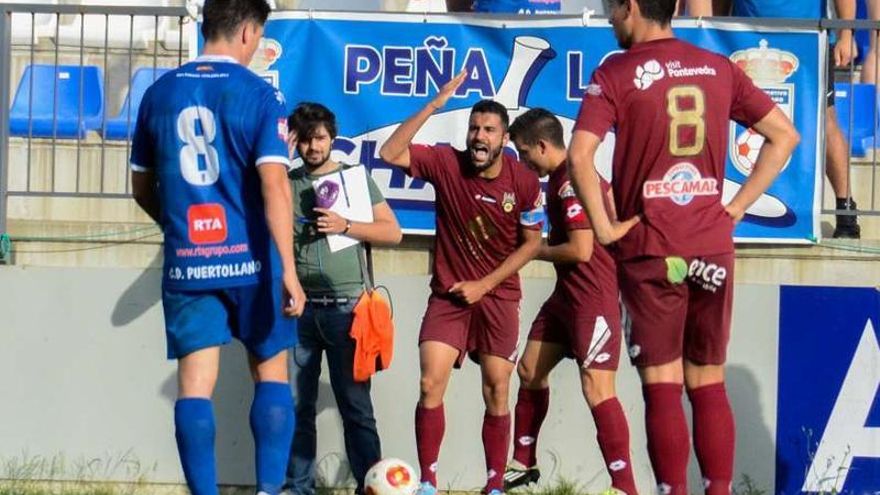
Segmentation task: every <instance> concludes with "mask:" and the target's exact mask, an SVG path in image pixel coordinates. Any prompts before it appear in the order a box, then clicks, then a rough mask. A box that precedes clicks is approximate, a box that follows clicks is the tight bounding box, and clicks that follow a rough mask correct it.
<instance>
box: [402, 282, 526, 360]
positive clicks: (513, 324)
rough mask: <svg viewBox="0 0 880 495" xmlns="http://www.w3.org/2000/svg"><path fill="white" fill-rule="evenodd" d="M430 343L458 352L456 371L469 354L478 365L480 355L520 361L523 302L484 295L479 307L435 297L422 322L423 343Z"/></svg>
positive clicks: (420, 334)
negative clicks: (520, 328)
mask: <svg viewBox="0 0 880 495" xmlns="http://www.w3.org/2000/svg"><path fill="white" fill-rule="evenodd" d="M429 340H430V341H437V342H443V343H444V344H449V345H450V346H452V347H455V348H456V349H458V351H459V355H458V360H457V361H456V362H455V367H456V368H460V367H461V364H462V362H463V361H464V357H465V355H469V356H470V357H471V359H473V360H474V361H475V362H479V354H491V355H493V356H500V357H503V358H504V359H507V360H508V361H510V362H516V357H517V351H516V346H517V342H518V340H519V301H510V300H507V299H499V298H497V297H492V296H483V298H482V299H480V301H479V302H478V303H477V304H474V305H471V306H468V305H466V304H464V303H461V302H458V301H457V300H455V299H451V298H446V297H438V296H435V295H433V294H432V295H431V297H430V298H428V309H427V310H426V311H425V316H424V318H423V319H422V329H421V331H420V332H419V344H421V343H422V342H426V341H429Z"/></svg>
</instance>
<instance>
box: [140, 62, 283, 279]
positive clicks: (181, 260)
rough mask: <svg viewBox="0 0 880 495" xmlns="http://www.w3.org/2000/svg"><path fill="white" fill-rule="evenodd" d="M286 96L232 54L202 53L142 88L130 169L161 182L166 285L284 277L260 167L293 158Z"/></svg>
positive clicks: (160, 196) (160, 195)
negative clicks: (267, 214)
mask: <svg viewBox="0 0 880 495" xmlns="http://www.w3.org/2000/svg"><path fill="white" fill-rule="evenodd" d="M287 156H288V154H287V112H286V108H285V103H284V97H283V95H282V94H281V93H280V92H279V91H277V90H276V89H275V88H273V87H272V86H271V85H269V84H268V83H266V82H265V81H264V80H263V79H261V78H260V77H259V76H257V75H256V74H254V73H253V72H251V71H250V70H249V69H247V68H246V67H243V66H242V65H240V64H239V63H238V62H236V61H235V60H234V59H233V58H231V57H221V56H202V57H200V58H198V59H196V60H194V61H192V62H189V63H187V64H185V65H183V66H182V67H180V68H178V69H176V70H173V71H171V72H169V73H167V74H165V75H163V76H162V77H161V78H159V80H157V81H156V82H155V83H154V84H153V85H152V86H151V87H150V88H149V89H148V90H147V92H146V94H145V95H144V98H143V101H142V102H141V106H140V110H139V112H138V118H137V127H136V128H135V132H134V137H133V140H132V152H131V168H132V170H134V171H137V172H149V171H152V172H154V173H155V174H156V177H157V179H158V182H159V198H160V204H161V220H162V221H161V226H162V230H163V231H164V233H165V267H164V272H165V275H164V279H163V286H164V287H167V288H170V289H175V290H203V289H215V288H225V287H236V286H241V285H248V284H254V283H257V282H258V281H259V280H263V279H268V278H270V277H277V276H280V273H281V260H280V257H279V254H278V250H277V247H276V246H275V243H274V242H272V238H271V236H270V233H269V228H268V226H267V224H266V217H265V208H264V206H263V197H262V192H261V182H260V177H259V174H258V173H257V167H258V166H259V165H261V164H264V163H281V164H283V165H286V166H288V167H289V166H290V162H289V160H288V158H287Z"/></svg>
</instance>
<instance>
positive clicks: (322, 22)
mask: <svg viewBox="0 0 880 495" xmlns="http://www.w3.org/2000/svg"><path fill="white" fill-rule="evenodd" d="M676 34H677V35H678V36H679V37H681V38H683V39H685V40H687V41H690V42H693V43H696V44H698V45H700V46H702V47H705V48H708V49H710V50H714V51H717V52H720V53H724V54H727V55H729V56H730V57H731V58H732V59H733V60H734V61H735V62H736V63H737V64H739V65H740V66H741V67H743V69H744V70H746V71H747V72H748V73H749V74H750V75H751V76H752V77H753V79H754V80H755V81H756V82H757V84H758V85H760V86H761V87H762V88H764V89H765V90H766V91H767V92H768V94H770V95H771V96H772V97H773V99H774V100H775V101H776V102H777V103H778V104H779V106H780V107H781V108H782V109H783V110H784V111H785V112H786V113H787V114H788V115H790V116H791V117H792V118H793V120H794V122H795V124H796V126H797V128H798V130H799V131H800V132H801V135H802V142H801V144H800V146H799V147H798V149H797V150H796V151H795V154H794V156H793V157H792V159H791V161H790V162H789V163H788V164H787V166H786V168H785V170H784V171H783V172H782V174H781V176H780V177H779V179H778V180H777V181H776V183H774V185H773V186H772V187H771V188H770V190H769V191H768V192H767V194H765V195H764V196H762V197H761V198H760V199H759V200H758V202H757V203H756V204H755V205H754V206H753V208H752V209H750V210H749V212H748V213H749V214H748V215H747V216H746V218H745V220H744V221H743V222H742V223H741V224H740V226H739V227H738V228H737V231H736V236H737V238H738V240H741V241H749V242H755V241H765V242H810V241H812V240H813V239H815V237H816V234H817V229H818V211H819V210H818V207H819V205H818V201H817V199H818V198H817V191H818V184H819V182H818V181H819V179H820V177H819V175H818V174H819V173H820V170H821V167H817V163H818V161H817V156H818V154H817V153H818V149H819V147H818V146H817V139H816V138H817V134H818V129H819V121H820V119H819V115H820V112H819V110H820V108H819V102H820V98H822V97H823V91H822V88H821V87H820V85H821V84H824V83H823V82H821V81H823V79H824V72H823V70H822V69H823V67H824V59H823V57H824V53H825V38H824V34H820V33H818V32H816V31H809V30H780V29H775V30H767V29H762V28H759V27H756V26H754V25H749V26H744V25H737V24H729V23H728V24H722V23H708V22H707V23H701V24H700V25H697V24H696V23H694V22H683V23H680V24H676ZM265 38H266V39H265V40H264V43H263V45H262V46H261V49H260V50H259V51H258V53H257V56H256V57H255V60H254V63H253V64H252V67H253V68H254V70H255V71H257V72H258V73H260V74H263V75H264V76H265V77H266V78H267V79H268V80H270V81H271V82H273V84H275V85H277V86H278V87H279V88H281V89H282V90H283V92H284V94H285V95H286V96H287V100H288V103H289V104H290V105H291V106H293V105H295V104H296V103H297V102H300V101H318V102H321V103H323V104H325V105H327V106H328V107H329V108H330V109H331V110H333V111H334V112H335V113H336V114H337V115H338V120H339V134H340V136H339V138H338V139H337V140H336V144H335V154H334V155H333V156H334V159H337V160H340V161H343V162H348V163H357V162H359V163H363V164H364V165H366V166H367V167H369V168H370V170H371V172H372V174H373V178H374V179H375V180H376V181H377V183H378V184H379V186H380V188H381V189H382V191H383V193H384V194H385V195H386V197H387V198H388V200H389V202H390V204H391V206H392V207H393V208H394V210H395V212H396V213H397V215H398V218H399V219H400V222H401V225H402V227H403V229H404V231H406V232H410V233H426V234H432V233H433V231H434V204H433V200H434V191H433V188H432V187H431V186H430V185H428V184H425V183H423V182H421V181H418V180H411V179H409V178H408V177H406V176H405V175H404V173H403V172H401V171H399V170H396V169H392V168H391V167H389V166H388V165H387V164H385V163H384V162H382V161H381V160H380V159H379V156H378V149H379V147H380V146H381V145H382V143H383V142H384V140H385V139H387V137H388V136H389V135H390V134H391V132H392V131H393V130H394V128H395V127H396V126H397V125H398V124H400V123H401V122H402V121H403V120H405V119H406V118H407V117H409V116H410V115H411V114H413V113H414V112H416V111H417V110H419V109H420V108H421V107H422V106H423V105H425V103H427V102H428V101H430V99H431V98H432V97H433V95H434V94H436V92H437V91H438V88H439V87H440V86H442V85H443V83H444V82H446V81H447V80H449V79H450V78H451V77H452V75H453V74H455V73H457V72H458V71H460V70H462V69H465V70H467V73H468V79H467V80H466V81H465V83H464V84H463V85H462V86H461V88H459V90H458V91H457V93H456V95H455V97H454V98H453V99H452V100H450V102H449V103H448V104H447V107H446V108H444V109H443V110H442V111H441V112H438V113H437V114H435V115H434V116H433V117H432V118H431V119H430V120H429V121H428V122H427V124H426V125H425V126H424V128H423V129H422V131H421V132H420V133H419V134H418V135H417V136H416V139H415V142H419V143H427V144H434V143H451V144H452V145H453V146H456V147H464V140H465V134H466V125H467V115H468V113H469V108H470V107H471V105H473V104H474V103H475V102H477V101H478V100H480V99H482V98H493V99H495V100H497V101H500V102H502V103H503V104H504V105H505V106H506V107H507V108H508V109H509V111H510V114H511V118H515V117H516V116H517V115H519V114H521V113H523V112H524V111H526V110H527V109H528V108H531V107H544V108H547V109H548V110H550V111H552V112H554V113H555V114H556V115H557V116H559V117H560V119H561V120H562V122H563V125H564V127H565V129H566V135H567V136H568V135H569V134H570V130H571V128H572V126H573V124H574V119H575V117H576V115H577V111H578V108H579V106H580V101H581V95H582V94H583V91H584V88H585V87H586V85H587V82H588V81H589V78H590V74H591V73H592V71H593V69H594V68H595V67H597V66H598V65H599V63H600V62H601V61H602V60H603V59H604V58H605V57H606V56H607V55H608V54H610V53H613V52H615V51H617V50H618V47H617V42H616V40H615V39H614V35H613V32H612V30H611V28H610V26H609V25H608V24H607V21H605V20H604V19H598V20H597V19H592V20H591V19H587V18H581V17H570V16H555V17H537V18H531V19H530V18H528V17H525V18H520V19H510V18H508V19H504V20H501V19H492V18H484V19H481V18H479V17H472V16H469V17H463V18H462V17H453V16H446V15H436V16H429V15H404V14H400V15H392V14H331V13H326V12H323V13H313V14H309V13H302V12H289V13H277V14H274V15H273V16H272V17H271V18H270V20H269V22H268V23H267V25H266V31H265ZM761 142H762V138H761V136H758V135H752V134H751V133H750V132H749V131H747V130H745V129H739V128H737V127H736V126H733V125H731V129H730V150H729V151H730V155H731V157H730V159H729V162H728V165H727V180H725V184H724V198H725V200H729V199H730V198H731V197H732V196H733V194H734V193H735V192H736V191H737V190H738V189H739V187H740V185H741V184H742V183H743V181H744V180H745V178H746V177H747V176H748V174H749V173H750V172H751V165H752V163H753V162H754V160H755V158H756V156H757V150H758V148H759V147H760V145H761ZM613 143H614V139H613V135H611V134H609V136H608V137H607V138H606V139H605V142H604V143H603V147H602V148H601V149H600V151H599V156H598V158H599V168H600V171H601V172H602V173H603V174H604V175H606V177H607V176H608V175H609V174H610V168H611V167H610V160H611V151H612V149H613ZM511 152H513V150H512V148H511Z"/></svg>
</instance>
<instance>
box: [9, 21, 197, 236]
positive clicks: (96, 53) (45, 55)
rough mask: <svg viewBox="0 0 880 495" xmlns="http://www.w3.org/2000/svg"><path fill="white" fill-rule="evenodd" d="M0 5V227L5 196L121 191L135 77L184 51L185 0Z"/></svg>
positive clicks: (126, 192) (125, 188) (155, 71)
mask: <svg viewBox="0 0 880 495" xmlns="http://www.w3.org/2000/svg"><path fill="white" fill-rule="evenodd" d="M0 14H2V17H0V81H3V83H2V85H0V87H2V88H4V89H3V90H2V91H0V109H2V110H0V233H4V232H6V231H7V220H8V218H7V216H8V210H7V199H8V198H9V197H14V196H35V197H38V196H44V197H79V198H123V197H128V196H130V183H129V174H128V169H127V162H128V160H127V157H128V153H129V149H130V144H131V139H130V136H131V130H132V128H133V127H134V122H133V120H134V117H135V116H136V113H137V106H136V101H135V100H136V99H137V95H136V94H135V92H136V90H137V88H138V87H139V86H143V84H139V81H141V80H142V79H143V77H141V76H143V75H146V76H147V77H150V76H151V77H150V79H149V80H148V81H146V84H147V85H148V84H149V83H150V82H152V80H155V78H156V77H157V76H158V75H159V74H160V71H161V70H162V69H163V68H173V67H177V66H179V65H180V64H181V63H183V61H184V60H185V58H186V53H185V52H187V51H188V41H189V40H188V39H187V38H188V36H187V34H186V33H185V26H186V23H187V22H188V21H189V20H190V19H189V17H188V16H187V12H186V9H184V8H183V7H134V6H90V5H36V4H0ZM42 76H48V77H42ZM136 79H137V80H136ZM47 81H50V83H49V84H51V85H52V87H51V88H46V87H42V88H41V87H40V85H46V84H47ZM7 88H8V89H7ZM13 94H14V95H15V101H14V102H13V101H12V95H13ZM46 94H48V95H51V96H50V98H51V100H52V101H42V100H41V96H42V97H43V98H45V95H46ZM123 95H125V96H126V99H125V100H124V101H121V102H120V101H119V99H120V97H121V96H123ZM71 109H73V112H72V114H71ZM114 110H115V111H114ZM112 124H116V125H115V126H114V125H112ZM114 130H115V132H114Z"/></svg>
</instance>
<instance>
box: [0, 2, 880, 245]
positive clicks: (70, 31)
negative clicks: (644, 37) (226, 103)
mask: <svg viewBox="0 0 880 495" xmlns="http://www.w3.org/2000/svg"><path fill="white" fill-rule="evenodd" d="M0 14H2V16H0V81H2V82H3V85H2V87H4V88H8V89H4V90H2V91H0V234H2V233H5V232H7V219H8V218H7V217H8V209H7V199H8V198H9V197H16V196H24V197H48V198H64V197H73V198H108V199H109V198H126V197H128V196H129V195H130V183H129V174H128V167H127V163H128V154H129V149H130V135H131V129H132V128H133V122H132V121H133V120H134V116H135V115H136V102H135V101H134V100H135V99H136V97H135V93H136V91H135V89H136V88H138V87H140V86H139V85H142V83H143V80H144V71H146V74H147V76H146V77H147V78H148V79H147V82H151V81H152V80H154V79H155V78H156V77H157V76H158V74H159V71H161V70H162V69H163V68H173V67H177V66H179V65H180V64H181V63H182V62H183V61H184V59H185V58H186V54H185V52H188V43H189V40H188V34H187V32H186V31H187V30H186V24H187V22H191V20H190V18H189V17H188V15H187V12H186V10H185V9H184V8H183V7H132V6H89V5H35V4H0ZM780 22H781V23H783V24H784V21H780ZM798 24H799V25H803V24H804V23H803V21H799V22H798ZM817 26H818V27H820V28H822V29H827V30H837V29H843V28H848V29H855V30H856V31H857V32H864V33H867V34H868V36H869V37H870V36H877V35H878V33H880V22H872V21H840V20H822V21H818V22H817ZM857 46H858V43H857V42H856V37H854V38H853V43H852V48H856V47H857ZM872 57H873V59H866V60H863V61H862V64H863V65H861V67H865V66H870V63H869V62H871V61H873V62H874V64H873V67H874V69H873V71H874V74H873V75H874V76H875V77H874V80H875V81H877V80H880V77H878V76H880V50H875V52H874V53H873V55H872ZM863 58H864V57H863ZM859 70H860V69H859V67H857V66H856V65H855V64H851V65H849V66H848V68H846V69H845V70H839V71H837V74H836V75H837V79H841V80H844V81H845V84H846V87H847V88H848V95H849V98H848V99H845V100H844V102H843V103H842V104H841V105H848V107H846V108H844V107H843V106H841V105H838V111H843V110H846V112H845V113H846V117H844V118H841V119H840V120H841V123H842V124H844V125H843V126H842V127H844V128H845V129H846V131H845V135H844V137H845V139H846V141H847V146H846V149H847V151H846V167H845V171H844V172H843V173H845V174H846V176H847V177H848V178H850V179H851V180H849V181H848V184H849V186H848V188H849V189H850V190H851V191H852V193H853V194H852V195H853V196H854V197H855V199H856V201H857V202H858V204H859V207H860V208H859V210H856V211H838V210H836V209H834V208H833V207H832V208H828V207H823V209H822V213H824V214H844V215H847V214H858V215H880V198H878V197H877V191H878V189H880V177H878V163H877V162H878V157H877V155H876V154H875V153H874V149H876V148H880V141H875V140H876V139H877V137H875V135H876V134H878V132H877V129H878V128H880V117H878V110H877V109H878V102H877V93H876V89H875V86H874V85H873V84H871V85H864V86H863V85H860V84H856V83H854V82H853V81H854V80H856V75H857V71H859ZM40 71H42V72H43V73H45V72H47V71H48V73H49V74H50V77H46V78H43V79H40V78H39V77H37V76H38V72H40ZM77 78H78V80H77ZM46 80H51V84H52V85H53V87H52V88H51V90H47V89H46V88H43V89H44V91H42V92H39V91H36V89H37V86H38V85H39V84H45V83H46ZM71 91H74V92H75V94H73V95H71V94H70V92H71ZM843 92H844V93H846V92H847V91H846V90H844V91H843ZM46 93H48V94H50V95H52V98H53V101H51V102H47V101H41V100H40V99H39V98H38V97H37V95H39V94H46ZM13 95H15V101H14V102H13V101H12V100H13V98H12V96H13ZM22 95H24V96H22ZM124 95H128V96H127V99H126V100H122V101H120V100H121V98H122V96H124ZM35 97H37V100H36V101H35ZM862 99H865V101H862ZM868 103H870V109H869V112H870V116H869V117H867V118H866V117H865V110H864V107H865V106H867V104H868ZM71 108H73V112H74V113H73V115H71ZM112 115H115V116H112ZM866 119H867V124H866ZM111 124H115V127H113V125H111ZM865 127H870V129H869V131H868V132H867V133H866V131H865V129H864V128H865ZM71 129H73V130H72V131H71ZM112 129H116V131H115V133H114V132H111V130H112ZM119 129H122V130H121V131H119ZM120 132H121V133H120ZM854 150H855V153H854ZM860 153H863V154H864V156H856V155H858V154H860ZM824 184H825V181H823V198H826V199H830V198H831V196H828V195H829V194H832V192H831V191H827V190H826V189H827V188H826V187H825V186H824ZM829 203H830V201H826V202H825V203H823V204H825V205H828V204H829Z"/></svg>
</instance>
